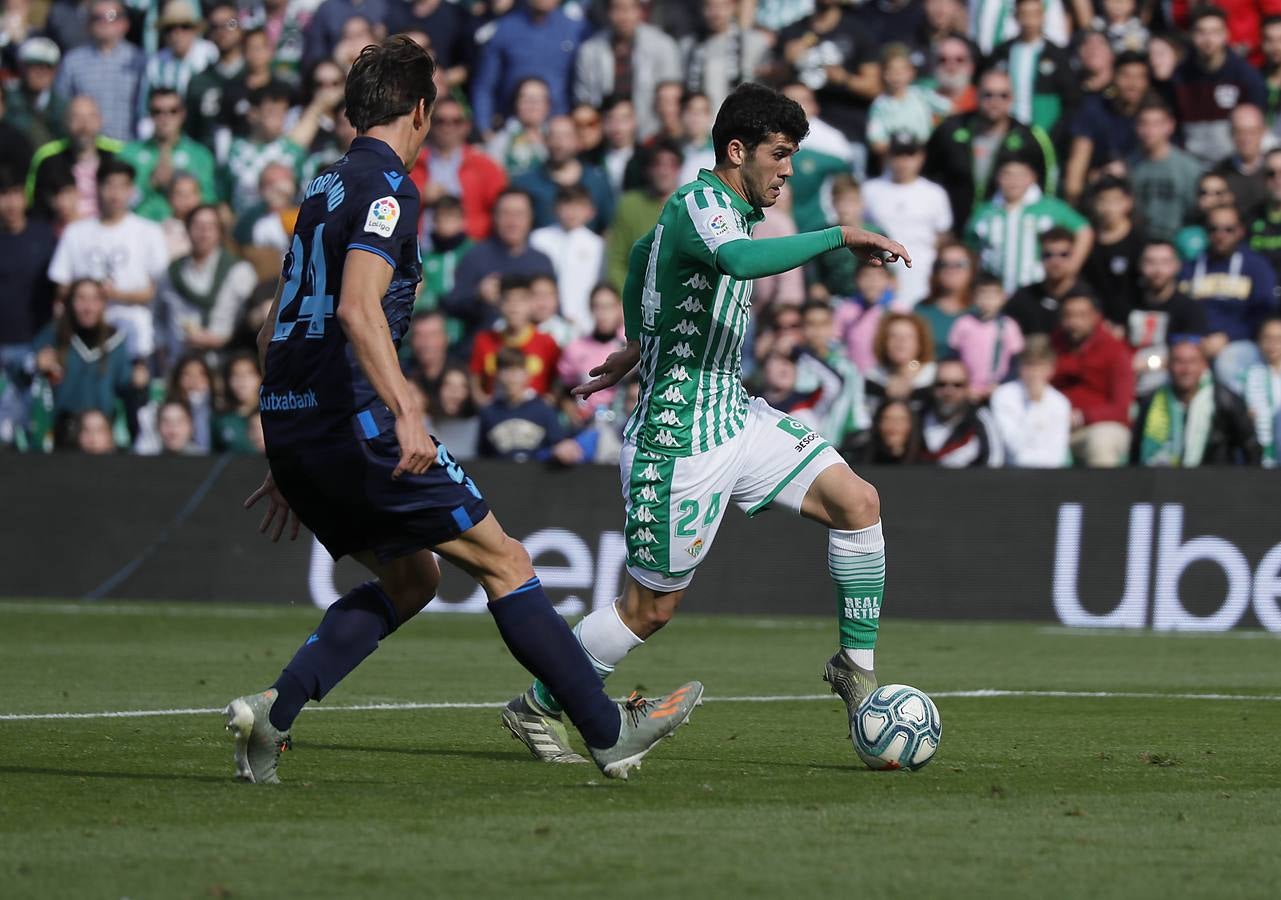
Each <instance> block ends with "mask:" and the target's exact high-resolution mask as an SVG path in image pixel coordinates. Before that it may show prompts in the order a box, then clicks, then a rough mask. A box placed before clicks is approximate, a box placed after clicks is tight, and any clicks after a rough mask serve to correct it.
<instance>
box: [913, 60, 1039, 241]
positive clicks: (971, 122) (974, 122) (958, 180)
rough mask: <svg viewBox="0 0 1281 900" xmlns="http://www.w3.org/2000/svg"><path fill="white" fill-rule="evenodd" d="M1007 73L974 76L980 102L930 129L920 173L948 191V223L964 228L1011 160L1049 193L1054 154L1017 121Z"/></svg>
mask: <svg viewBox="0 0 1281 900" xmlns="http://www.w3.org/2000/svg"><path fill="white" fill-rule="evenodd" d="M1013 104H1014V94H1013V89H1012V88H1011V87H1010V76H1009V75H1008V74H1007V73H1005V72H1001V71H998V70H995V69H993V70H990V71H988V72H985V73H984V74H983V77H982V78H981V79H979V105H978V109H977V110H975V111H974V112H972V113H965V114H963V115H957V116H949V117H948V118H946V119H944V120H943V121H942V123H940V124H939V126H938V128H936V129H934V133H933V134H932V135H931V136H930V140H929V144H928V145H927V147H926V154H925V171H924V175H925V177H926V178H928V179H929V180H930V181H933V182H934V183H935V184H941V185H943V186H944V187H945V188H946V189H947V195H948V200H949V201H950V202H951V204H952V221H953V223H955V228H956V229H957V231H960V230H962V229H963V228H964V227H965V223H966V222H968V221H969V220H970V216H971V215H972V214H973V212H974V209H975V207H976V206H977V205H978V204H979V203H981V202H982V201H984V200H986V199H987V198H989V197H990V196H992V194H993V192H994V191H995V189H996V184H995V182H996V173H997V171H998V170H999V169H1000V168H1001V166H1002V165H1003V164H1004V163H1006V162H1008V161H1010V160H1019V161H1021V162H1023V163H1025V164H1026V165H1028V166H1030V167H1031V168H1032V172H1033V173H1034V177H1035V180H1036V184H1037V185H1038V186H1039V188H1040V189H1041V190H1042V191H1044V192H1045V193H1046V194H1047V195H1052V194H1053V193H1054V192H1055V189H1056V182H1057V181H1058V157H1057V156H1056V155H1055V152H1054V145H1053V144H1052V143H1051V142H1050V138H1049V135H1047V134H1046V133H1045V132H1044V131H1042V130H1041V129H1040V128H1039V127H1037V126H1035V125H1031V126H1029V125H1024V124H1023V123H1021V122H1019V121H1017V120H1016V119H1015V118H1014V117H1013V116H1012V115H1011V110H1012V108H1013Z"/></svg>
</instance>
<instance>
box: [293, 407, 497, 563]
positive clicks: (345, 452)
mask: <svg viewBox="0 0 1281 900" xmlns="http://www.w3.org/2000/svg"><path fill="white" fill-rule="evenodd" d="M433 440H435V438H434V437H433ZM438 443H439V442H438ZM269 462H270V465H271V475H272V477H273V478H274V479H275V480H276V484H277V486H279V488H280V492H281V493H282V494H284V495H285V499H286V500H288V501H289V506H290V507H291V508H292V509H293V511H294V512H296V513H297V514H298V518H299V519H301V520H302V523H303V524H304V525H306V526H307V527H308V528H310V529H311V531H312V533H313V534H315V535H316V537H317V538H318V539H319V540H320V543H322V544H324V545H325V549H326V550H328V551H329V555H330V556H332V557H333V558H334V559H338V558H339V557H341V556H345V555H347V554H349V553H359V552H360V551H362V550H372V551H373V552H374V554H375V555H376V556H377V557H378V559H379V560H380V561H383V562H385V561H387V560H390V559H395V558H397V557H400V556H408V555H410V554H411V553H417V552H418V551H419V550H422V549H424V548H427V547H436V546H439V545H440V544H443V543H445V542H446V541H451V540H453V539H454V538H456V537H458V536H459V535H460V534H462V533H463V532H464V531H467V530H468V529H469V528H471V527H472V526H473V525H476V524H478V523H479V522H480V521H481V520H482V519H484V518H485V516H487V515H488V514H489V507H488V505H486V503H485V499H484V497H482V496H481V494H480V490H479V489H477V487H476V485H475V483H474V482H472V480H471V478H469V477H468V476H467V473H466V472H464V471H463V469H462V466H460V465H459V464H458V463H457V462H455V461H454V459H453V457H451V456H450V455H449V451H448V450H446V449H445V448H444V447H443V446H441V447H440V450H439V453H438V455H437V457H436V463H435V464H434V465H433V466H432V467H431V468H429V469H428V470H427V471H426V472H424V473H423V474H422V475H407V474H402V475H401V476H400V477H399V478H397V479H395V480H393V479H392V477H391V473H392V472H393V471H395V469H396V464H397V463H398V462H400V444H399V442H397V440H396V434H395V432H394V431H392V430H388V431H385V432H383V433H382V434H379V435H376V436H374V437H371V438H368V439H365V440H361V439H358V438H355V437H353V439H352V440H351V441H349V442H348V441H343V442H341V443H338V444H334V445H329V446H326V447H320V448H316V449H314V450H312V449H308V450H307V451H305V452H303V453H291V454H285V455H277V456H272V457H271V458H270V460H269Z"/></svg>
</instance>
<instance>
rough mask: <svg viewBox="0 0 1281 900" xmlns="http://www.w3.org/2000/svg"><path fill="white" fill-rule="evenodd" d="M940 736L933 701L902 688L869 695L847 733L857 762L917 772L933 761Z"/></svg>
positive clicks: (881, 689)
mask: <svg viewBox="0 0 1281 900" xmlns="http://www.w3.org/2000/svg"><path fill="white" fill-rule="evenodd" d="M942 736H943V722H942V720H941V719H940V718H939V711H938V707H936V706H935V705H934V701H933V700H931V699H930V698H929V697H927V696H926V695H925V693H924V692H923V691H918V690H917V689H916V688H914V687H909V686H908V685H906V684H886V685H882V686H881V687H879V688H877V689H876V690H875V691H873V692H872V693H871V695H870V696H868V698H867V699H866V700H864V701H863V703H862V705H861V706H859V708H858V713H857V714H856V715H855V718H854V727H853V728H852V729H851V732H850V738H851V740H853V742H854V749H855V750H856V751H858V755H859V758H860V759H862V760H863V762H865V763H867V765H868V766H869V767H871V768H873V769H919V768H921V766H923V765H925V764H926V763H928V762H929V761H930V760H931V759H933V758H934V754H935V752H936V751H937V750H938V748H939V739H940V738H941V737H942Z"/></svg>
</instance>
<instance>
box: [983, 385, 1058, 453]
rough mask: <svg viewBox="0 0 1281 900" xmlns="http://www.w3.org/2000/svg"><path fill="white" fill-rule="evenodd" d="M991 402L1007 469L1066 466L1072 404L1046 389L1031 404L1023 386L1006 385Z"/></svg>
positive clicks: (995, 392) (1051, 390) (1001, 386)
mask: <svg viewBox="0 0 1281 900" xmlns="http://www.w3.org/2000/svg"><path fill="white" fill-rule="evenodd" d="M990 402H991V406H992V415H993V416H994V417H995V419H996V430H997V433H998V434H999V436H1000V439H1001V444H1002V445H1003V446H1004V447H1005V457H1006V461H1007V462H1006V464H1007V465H1010V466H1017V467H1019V468H1023V469H1059V468H1063V467H1064V466H1066V465H1067V464H1068V461H1069V460H1070V459H1071V457H1070V456H1069V453H1068V437H1069V434H1070V433H1071V430H1072V404H1071V403H1069V402H1068V399H1067V397H1064V396H1063V395H1062V394H1061V393H1059V392H1058V391H1056V390H1055V389H1054V388H1052V387H1050V386H1049V385H1046V387H1045V393H1044V394H1042V395H1041V399H1040V400H1037V401H1033V400H1032V399H1031V398H1029V397H1028V392H1027V388H1026V387H1024V385H1023V382H1021V381H1008V382H1006V383H1005V384H1003V385H1000V386H999V387H998V388H997V389H996V390H994V391H993V392H992V398H991V401H990Z"/></svg>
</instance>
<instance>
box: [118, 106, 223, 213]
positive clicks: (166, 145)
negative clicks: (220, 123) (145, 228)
mask: <svg viewBox="0 0 1281 900" xmlns="http://www.w3.org/2000/svg"><path fill="white" fill-rule="evenodd" d="M147 113H148V115H149V116H150V117H151V121H152V123H153V124H154V125H155V131H154V132H153V133H152V136H151V137H150V138H148V139H147V140H145V141H131V142H130V143H128V144H126V145H125V148H124V150H123V151H121V153H120V158H121V159H123V160H124V161H125V162H127V163H129V164H130V165H131V166H133V168H134V171H135V172H136V173H137V179H138V192H139V198H140V199H139V200H138V202H137V203H136V204H135V205H134V210H133V211H134V212H136V213H137V214H138V215H140V216H142V217H143V218H144V219H150V220H151V221H153V222H163V221H164V220H165V219H167V218H169V215H170V213H171V210H170V207H169V200H168V198H167V195H168V191H169V187H170V185H172V184H173V180H174V178H175V177H176V176H177V175H178V174H179V173H184V172H185V173H187V174H189V175H192V176H194V177H195V179H196V181H198V182H199V183H200V194H201V198H202V199H203V200H204V202H205V203H213V202H215V201H217V199H218V197H217V194H216V191H215V188H214V170H215V166H214V158H213V154H212V153H210V152H209V150H208V149H207V148H205V147H204V146H202V145H201V144H199V143H197V142H196V141H194V140H192V139H191V138H189V137H187V136H186V135H185V134H183V133H182V126H183V123H184V122H185V121H186V118H187V108H186V106H185V105H184V104H183V102H182V97H181V95H179V94H178V92H177V91H176V90H174V89H173V88H167V87H166V88H157V89H156V90H154V91H152V92H151V99H150V101H149V102H148V104H147Z"/></svg>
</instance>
